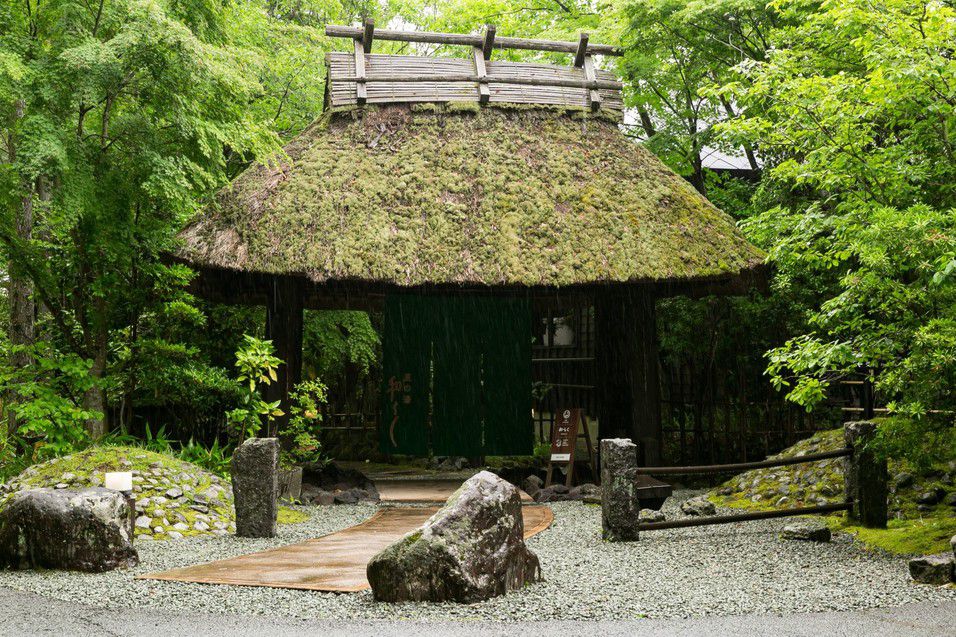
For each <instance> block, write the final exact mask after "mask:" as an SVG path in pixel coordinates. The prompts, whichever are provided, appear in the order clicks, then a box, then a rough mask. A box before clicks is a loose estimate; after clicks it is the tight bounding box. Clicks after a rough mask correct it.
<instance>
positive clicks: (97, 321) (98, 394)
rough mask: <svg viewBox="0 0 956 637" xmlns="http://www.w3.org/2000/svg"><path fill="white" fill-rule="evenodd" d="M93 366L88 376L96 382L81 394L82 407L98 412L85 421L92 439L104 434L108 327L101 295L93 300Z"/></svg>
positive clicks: (97, 438) (105, 428)
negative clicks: (104, 379)
mask: <svg viewBox="0 0 956 637" xmlns="http://www.w3.org/2000/svg"><path fill="white" fill-rule="evenodd" d="M93 305H94V312H95V315H94V318H93V331H94V333H93V367H92V368H91V369H90V376H92V377H93V380H94V381H95V382H96V384H95V385H94V386H93V387H91V388H90V389H88V390H87V392H86V393H85V394H84V395H83V408H84V409H87V410H89V411H95V412H98V415H97V416H95V417H93V418H90V419H89V420H87V421H86V430H87V431H88V432H89V434H90V437H91V438H93V440H99V439H100V438H102V437H103V436H105V435H106V430H107V427H106V393H105V392H104V391H103V384H102V380H103V376H104V375H105V374H106V357H107V350H108V344H109V343H108V337H109V329H108V325H107V317H106V302H105V301H104V300H103V298H102V297H97V298H96V299H95V300H94V301H93Z"/></svg>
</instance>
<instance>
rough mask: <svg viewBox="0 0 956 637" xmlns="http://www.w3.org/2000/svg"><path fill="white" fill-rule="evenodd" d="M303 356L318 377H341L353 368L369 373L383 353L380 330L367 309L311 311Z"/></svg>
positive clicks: (305, 327) (304, 338) (305, 334)
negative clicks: (359, 310)
mask: <svg viewBox="0 0 956 637" xmlns="http://www.w3.org/2000/svg"><path fill="white" fill-rule="evenodd" d="M302 350H303V359H304V360H307V361H308V370H307V371H308V372H309V373H310V374H311V375H313V376H315V377H317V378H325V379H330V378H337V377H338V376H339V375H341V374H342V373H343V372H344V371H345V370H346V369H347V368H349V367H352V368H354V369H355V370H356V371H358V372H359V373H360V374H362V375H364V374H368V373H369V370H370V369H371V368H372V367H373V366H375V365H376V364H377V362H378V359H379V357H380V356H381V341H380V339H379V336H378V332H376V331H375V328H374V327H373V326H372V321H371V319H370V317H369V315H368V314H367V313H366V312H355V311H350V310H326V311H319V312H314V311H307V312H306V313H305V321H304V326H303V335H302Z"/></svg>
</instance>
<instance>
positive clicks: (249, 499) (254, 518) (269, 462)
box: [232, 438, 279, 537]
mask: <svg viewBox="0 0 956 637" xmlns="http://www.w3.org/2000/svg"><path fill="white" fill-rule="evenodd" d="M278 474H279V441H278V439H276V438H250V439H249V440H246V441H245V442H244V443H242V444H241V445H239V447H238V448H237V449H236V451H235V453H233V454H232V495H233V499H234V501H235V507H236V535H239V536H242V537H275V534H276V519H277V517H278V515H279V503H278V498H279V482H278Z"/></svg>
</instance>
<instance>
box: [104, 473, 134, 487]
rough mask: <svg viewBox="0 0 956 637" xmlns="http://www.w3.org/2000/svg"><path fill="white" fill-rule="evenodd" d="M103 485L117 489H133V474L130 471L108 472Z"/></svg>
mask: <svg viewBox="0 0 956 637" xmlns="http://www.w3.org/2000/svg"><path fill="white" fill-rule="evenodd" d="M103 486H105V487H106V488H107V489H114V490H116V491H132V490H133V474H132V472H130V471H113V472H110V473H107V474H106V476H105V477H104V485H103Z"/></svg>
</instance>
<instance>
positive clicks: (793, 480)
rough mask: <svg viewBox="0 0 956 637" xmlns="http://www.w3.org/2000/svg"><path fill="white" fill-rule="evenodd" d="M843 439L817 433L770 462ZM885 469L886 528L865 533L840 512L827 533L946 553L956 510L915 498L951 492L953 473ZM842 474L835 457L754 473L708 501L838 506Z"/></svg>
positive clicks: (835, 445)
mask: <svg viewBox="0 0 956 637" xmlns="http://www.w3.org/2000/svg"><path fill="white" fill-rule="evenodd" d="M843 435H844V432H843V429H842V428H840V429H833V430H830V431H822V432H819V433H817V434H814V435H813V436H811V437H810V438H807V439H805V440H801V441H800V442H798V443H796V444H795V445H793V446H792V447H790V448H788V449H784V450H783V451H781V452H780V453H779V454H777V455H775V456H771V457H772V458H778V457H793V456H800V455H806V454H809V453H817V452H823V451H833V450H836V449H840V448H842V447H843V444H844V440H843ZM888 468H889V475H890V476H891V477H893V476H897V477H899V478H900V480H899V483H900V486H897V487H895V488H891V493H890V495H889V502H888V504H889V522H888V523H887V528H886V529H867V528H864V527H862V526H858V525H855V524H852V523H850V522H848V521H847V519H846V516H845V515H843V514H842V513H841V514H836V515H831V516H827V518H826V521H827V523H828V524H829V526H830V528H831V529H833V530H834V531H843V532H847V533H851V534H853V535H854V536H855V537H856V538H857V540H859V541H860V542H862V543H863V544H864V545H865V546H867V547H872V548H878V549H881V550H884V551H888V552H891V553H899V554H929V553H939V552H941V551H944V550H946V547H947V546H948V542H949V539H950V538H951V537H952V536H953V535H956V510H954V508H953V507H951V506H948V505H946V504H945V503H939V504H937V505H935V506H932V507H926V506H923V507H922V509H921V508H920V505H919V504H918V503H917V499H918V498H919V496H920V494H922V493H925V492H927V491H932V490H935V489H942V490H944V491H947V492H952V491H954V490H956V486H954V484H953V480H954V475H956V474H954V473H953V468H952V467H950V466H939V467H932V468H931V469H930V470H928V471H922V472H920V471H918V470H917V469H915V468H914V467H910V466H908V465H906V464H905V463H903V462H899V461H891V462H890V463H889V467H888ZM843 469H844V463H843V461H842V459H840V458H834V459H830V460H822V461H819V462H813V463H808V464H799V465H790V466H787V467H775V468H768V469H755V470H753V471H747V472H745V473H741V474H739V475H737V476H736V477H734V478H731V479H730V480H728V481H727V482H725V483H724V484H723V485H721V486H720V487H718V488H716V489H714V490H713V491H711V492H710V493H709V494H708V497H709V499H710V500H711V502H713V503H714V504H716V505H718V506H723V507H731V508H738V509H749V510H758V511H759V510H767V509H774V508H790V507H799V506H814V505H819V504H828V503H836V502H842V501H843V499H844V474H843ZM903 476H906V477H905V479H903ZM892 482H893V481H892V480H891V484H892Z"/></svg>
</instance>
